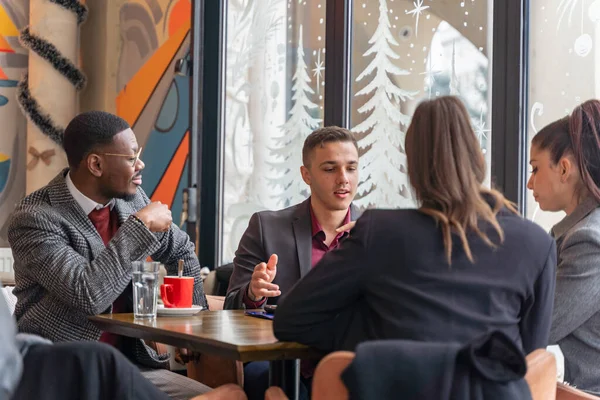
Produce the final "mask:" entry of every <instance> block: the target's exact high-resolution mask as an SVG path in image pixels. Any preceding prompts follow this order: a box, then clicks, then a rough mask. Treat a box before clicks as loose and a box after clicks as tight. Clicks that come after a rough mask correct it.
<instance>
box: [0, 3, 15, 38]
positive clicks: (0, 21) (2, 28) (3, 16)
mask: <svg viewBox="0 0 600 400" xmlns="http://www.w3.org/2000/svg"><path fill="white" fill-rule="evenodd" d="M0 36H19V30H18V29H17V27H16V26H15V24H14V23H13V22H12V19H10V17H9V16H8V14H7V13H6V10H4V8H2V6H1V5H0Z"/></svg>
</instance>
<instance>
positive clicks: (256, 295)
mask: <svg viewBox="0 0 600 400" xmlns="http://www.w3.org/2000/svg"><path fill="white" fill-rule="evenodd" d="M277 260H278V258H277V254H272V255H271V257H269V261H268V262H267V263H264V262H261V263H260V264H257V265H256V266H255V267H254V272H253V273H252V280H251V281H250V285H249V286H248V297H250V300H252V301H259V300H261V299H262V298H263V297H277V296H280V295H281V291H280V290H279V285H275V284H274V283H272V282H273V279H275V275H276V274H277Z"/></svg>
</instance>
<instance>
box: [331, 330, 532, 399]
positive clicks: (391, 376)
mask: <svg viewBox="0 0 600 400" xmlns="http://www.w3.org/2000/svg"><path fill="white" fill-rule="evenodd" d="M526 371H527V363H526V361H525V356H524V355H523V353H522V351H521V349H520V348H519V346H517V345H516V344H515V343H513V342H512V341H511V340H510V339H509V338H508V337H507V336H506V335H504V334H503V333H501V332H492V333H489V334H485V335H483V336H481V337H478V338H476V339H475V340H472V341H470V342H469V343H467V344H459V343H433V342H417V341H413V340H381V341H372V342H365V343H362V344H360V345H359V346H358V348H357V350H356V357H355V358H354V361H353V362H352V364H350V366H349V367H348V368H347V369H346V370H345V371H344V372H343V374H342V379H343V381H344V384H345V385H346V387H347V388H348V391H349V393H350V398H351V399H353V400H355V399H361V400H368V399H373V400H385V399H403V400H421V399H427V400H450V399H456V400H459V399H461V400H462V399H469V400H526V399H529V400H530V399H531V393H530V391H529V386H528V385H527V382H526V381H525V379H523V378H524V376H525V372H526Z"/></svg>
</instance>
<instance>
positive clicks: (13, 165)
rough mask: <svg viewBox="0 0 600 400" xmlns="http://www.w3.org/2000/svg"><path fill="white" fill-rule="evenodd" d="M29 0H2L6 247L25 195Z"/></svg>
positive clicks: (1, 190) (1, 234)
mask: <svg viewBox="0 0 600 400" xmlns="http://www.w3.org/2000/svg"><path fill="white" fill-rule="evenodd" d="M28 16H29V1H24V0H0V121H1V123H2V129H1V130H0V247H7V246H8V240H7V232H6V230H7V226H6V225H7V220H8V217H9V215H10V213H11V212H12V210H13V208H14V206H15V204H16V203H17V202H18V201H19V200H20V199H21V198H22V197H23V196H24V195H25V172H26V165H25V163H26V158H25V157H26V142H27V137H26V120H25V117H24V116H23V114H22V113H21V110H20V109H19V106H18V103H17V100H16V87H17V83H18V80H19V79H20V77H21V75H22V74H23V73H24V72H25V71H26V69H27V50H25V49H23V48H22V47H21V45H20V44H19V40H18V35H19V29H20V28H22V27H23V26H25V25H26V24H27V19H28Z"/></svg>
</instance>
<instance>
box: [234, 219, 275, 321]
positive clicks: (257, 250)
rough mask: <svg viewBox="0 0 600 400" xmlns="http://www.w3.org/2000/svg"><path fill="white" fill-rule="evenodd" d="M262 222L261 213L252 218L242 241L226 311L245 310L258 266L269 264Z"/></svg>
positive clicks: (237, 253)
mask: <svg viewBox="0 0 600 400" xmlns="http://www.w3.org/2000/svg"><path fill="white" fill-rule="evenodd" d="M262 237H263V232H262V222H261V218H260V214H259V213H255V214H253V215H252V217H251V218H250V222H249V223H248V228H246V231H245V232H244V234H243V235H242V238H241V239H240V244H239V246H238V249H237V251H236V252H235V258H234V259H233V273H232V274H231V278H230V279H229V287H228V288H227V296H226V298H225V304H224V308H225V309H226V310H237V309H244V308H245V306H244V293H245V292H246V290H247V288H248V285H249V284H250V280H251V279H252V273H253V272H254V267H255V266H256V264H258V263H261V262H267V260H268V258H269V256H270V254H269V255H267V254H265V249H264V245H263V239H262Z"/></svg>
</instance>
